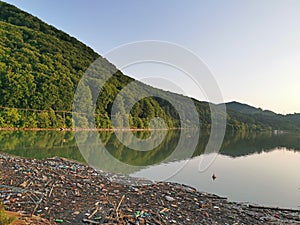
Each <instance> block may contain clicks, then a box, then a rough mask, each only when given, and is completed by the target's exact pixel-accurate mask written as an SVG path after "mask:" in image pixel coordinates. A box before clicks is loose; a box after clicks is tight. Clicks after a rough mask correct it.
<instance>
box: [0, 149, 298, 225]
mask: <svg viewBox="0 0 300 225" xmlns="http://www.w3.org/2000/svg"><path fill="white" fill-rule="evenodd" d="M0 168H1V170H0V172H1V178H0V200H1V201H3V202H4V204H5V206H6V207H7V210H9V211H13V212H18V213H21V214H22V215H23V217H26V215H31V214H32V215H34V216H35V217H37V218H42V219H43V222H41V224H47V223H48V222H49V223H48V224H74V225H76V224H78V225H81V224H226V223H227V224H300V209H299V210H297V209H281V208H276V207H264V206H260V205H253V204H246V203H237V202H230V201H228V200H227V198H224V197H220V196H217V195H214V194H209V193H204V192H199V191H197V190H196V189H195V188H193V187H189V186H187V185H182V184H176V183H169V182H152V181H149V180H144V179H139V178H132V177H129V176H123V175H117V174H112V173H106V172H104V171H97V170H95V169H93V168H91V167H88V166H87V165H84V164H81V163H78V162H76V161H72V160H67V159H64V158H50V159H45V160H36V159H26V158H21V157H17V156H16V157H15V156H11V155H8V154H5V153H1V152H0ZM124 182H126V183H127V184H124ZM24 215H25V216H24ZM45 221H48V222H47V223H46V222H45ZM31 224H32V223H31ZM33 224H39V223H38V222H36V223H33Z"/></svg>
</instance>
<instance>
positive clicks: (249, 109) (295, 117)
mask: <svg viewBox="0 0 300 225" xmlns="http://www.w3.org/2000/svg"><path fill="white" fill-rule="evenodd" d="M226 108H227V110H228V113H229V114H230V115H233V116H234V117H236V118H237V119H238V120H239V121H242V122H244V123H252V122H253V123H255V124H264V125H268V126H270V127H272V129H278V130H298V129H299V127H300V114H289V115H282V114H276V113H274V112H272V111H270V110H262V109H261V108H255V107H253V106H250V105H247V104H243V103H239V102H235V101H234V102H229V103H226Z"/></svg>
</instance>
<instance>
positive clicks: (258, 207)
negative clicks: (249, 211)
mask: <svg viewBox="0 0 300 225" xmlns="http://www.w3.org/2000/svg"><path fill="white" fill-rule="evenodd" d="M248 206H249V208H254V209H270V210H277V211H288V212H300V209H286V208H279V207H271V206H260V205H251V204H249V205H248Z"/></svg>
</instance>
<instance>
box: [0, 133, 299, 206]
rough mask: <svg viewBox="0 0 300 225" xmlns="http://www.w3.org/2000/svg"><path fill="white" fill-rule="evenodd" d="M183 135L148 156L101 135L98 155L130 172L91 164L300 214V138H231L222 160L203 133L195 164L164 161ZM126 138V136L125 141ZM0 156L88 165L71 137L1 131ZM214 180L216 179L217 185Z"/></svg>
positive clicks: (263, 135)
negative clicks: (56, 158)
mask: <svg viewBox="0 0 300 225" xmlns="http://www.w3.org/2000/svg"><path fill="white" fill-rule="evenodd" d="M164 132H166V131H164ZM180 132H182V131H169V132H167V134H166V136H165V139H164V140H163V141H162V142H161V144H159V145H158V146H157V147H155V148H154V149H153V150H152V151H148V152H147V151H145V152H143V151H136V150H133V149H129V148H127V147H125V146H124V145H122V143H120V141H119V140H118V138H117V137H116V135H115V134H114V133H113V132H99V133H96V135H98V137H99V140H101V143H103V145H104V146H105V148H106V149H107V151H105V150H103V149H99V152H106V153H107V152H109V154H110V155H112V156H113V157H114V158H116V159H117V160H119V161H120V162H124V163H125V164H130V165H131V166H132V167H130V169H125V168H118V169H116V168H114V166H113V165H111V164H109V163H107V161H105V160H106V158H105V157H103V156H104V154H102V153H101V154H100V155H99V156H98V157H96V158H95V159H93V160H95V161H97V162H99V161H101V162H102V161H103V163H102V165H104V167H103V168H104V169H107V170H110V171H115V172H123V173H128V174H131V175H132V176H137V177H145V178H148V179H152V180H166V177H168V179H167V181H173V182H178V183H184V184H188V185H191V186H193V187H196V188H197V189H198V190H200V191H205V192H210V193H215V194H218V195H221V196H226V197H228V198H229V199H230V200H233V201H242V202H251V203H258V204H263V205H268V206H279V207H289V208H298V209H300V135H299V134H279V135H274V134H271V133H237V134H232V133H231V134H230V133H228V134H226V137H225V139H224V142H223V146H222V149H221V151H220V153H219V154H203V153H204V150H205V146H206V143H207V140H208V136H209V135H208V134H203V133H202V135H201V137H200V138H199V143H198V144H197V148H196V149H195V152H194V154H193V156H192V158H191V159H187V158H186V156H185V154H180V152H179V153H178V154H177V155H176V157H175V158H174V157H173V158H170V159H168V160H165V161H164V159H166V158H168V156H170V155H171V153H172V151H173V150H174V149H175V148H176V146H177V145H178V139H179V136H180ZM164 134H165V133H164ZM82 135H83V136H84V137H85V139H84V140H85V141H86V142H87V143H89V137H90V136H94V135H95V132H92V133H91V132H84V133H82ZM186 135H191V134H186ZM135 136H136V137H138V138H142V139H145V138H149V137H150V133H149V132H137V133H136V134H135ZM126 138H127V134H126V132H124V134H123V140H126ZM154 138H155V137H154ZM127 142H128V143H130V140H129V139H128V140H127ZM190 146H191V143H189V142H188V141H187V143H183V145H182V146H181V150H180V151H182V153H184V151H186V150H187V149H189V147H190ZM0 151H2V152H7V153H10V154H13V155H18V156H23V157H29V158H37V159H43V158H48V157H53V156H61V157H65V158H70V159H75V160H78V161H81V162H85V159H84V157H83V156H82V154H81V152H80V151H79V149H78V147H77V144H76V139H75V135H74V133H73V132H58V131H0ZM87 151H91V154H90V155H91V157H92V156H93V154H92V151H94V150H92V149H91V150H89V149H88V148H87ZM85 157H86V156H85ZM206 158H209V159H210V160H211V159H214V160H213V162H212V163H210V164H209V167H208V168H207V169H205V170H200V169H199V165H200V164H201V162H203V160H204V161H205V160H206ZM89 160H90V159H89ZM212 174H215V175H216V177H217V178H216V179H215V180H213V179H212V178H211V177H212Z"/></svg>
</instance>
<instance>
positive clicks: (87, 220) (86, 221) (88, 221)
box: [82, 219, 100, 224]
mask: <svg viewBox="0 0 300 225" xmlns="http://www.w3.org/2000/svg"><path fill="white" fill-rule="evenodd" d="M82 222H84V223H91V224H100V223H99V222H96V221H94V220H89V219H83V220H82Z"/></svg>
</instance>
